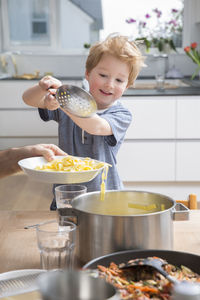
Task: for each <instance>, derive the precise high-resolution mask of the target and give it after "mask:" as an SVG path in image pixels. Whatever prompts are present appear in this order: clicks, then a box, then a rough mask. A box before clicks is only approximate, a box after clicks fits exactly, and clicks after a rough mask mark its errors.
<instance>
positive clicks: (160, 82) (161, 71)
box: [154, 54, 167, 90]
mask: <svg viewBox="0 0 200 300" xmlns="http://www.w3.org/2000/svg"><path fill="white" fill-rule="evenodd" d="M154 57H155V79H156V89H157V90H164V88H165V73H166V63H167V61H166V60H167V55H164V54H163V55H157V56H154Z"/></svg>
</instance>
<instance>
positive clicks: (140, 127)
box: [122, 96, 176, 139]
mask: <svg viewBox="0 0 200 300" xmlns="http://www.w3.org/2000/svg"><path fill="white" fill-rule="evenodd" d="M122 104H123V105H124V106H126V107H127V108H129V109H130V110H131V112H132V114H133V120H132V123H131V125H130V127H129V128H128V130H127V134H126V139H174V138H175V122H176V101H175V98H173V97H158V96H157V97H137V99H136V97H132V98H131V99H130V98H126V97H123V100H122Z"/></svg>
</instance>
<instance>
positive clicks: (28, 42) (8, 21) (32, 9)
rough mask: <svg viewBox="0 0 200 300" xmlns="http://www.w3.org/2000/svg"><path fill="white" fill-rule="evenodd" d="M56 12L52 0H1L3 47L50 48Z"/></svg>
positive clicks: (21, 48) (52, 46)
mask: <svg viewBox="0 0 200 300" xmlns="http://www.w3.org/2000/svg"><path fill="white" fill-rule="evenodd" d="M53 11H54V12H55V13H56V7H55V1H52V0H28V1H27V0H1V17H2V24H1V26H2V30H3V33H4V35H3V36H4V39H3V41H2V43H3V50H4V51H9V50H24V49H25V50H31V51H34V49H35V48H36V49H48V48H50V49H53V48H54V46H55V45H56V44H57V42H56V38H55V37H56V34H55V31H56V24H55V21H54V18H52V14H51V13H50V12H53Z"/></svg>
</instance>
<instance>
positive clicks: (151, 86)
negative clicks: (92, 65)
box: [0, 77, 200, 97]
mask: <svg viewBox="0 0 200 300" xmlns="http://www.w3.org/2000/svg"><path fill="white" fill-rule="evenodd" d="M56 78H57V79H59V80H61V81H63V82H64V83H65V84H66V83H67V81H69V82H70V84H74V85H78V86H82V80H83V78H81V77H56ZM38 80H40V78H31V81H35V82H37V81H38ZM1 81H2V82H3V81H11V82H12V81H13V82H23V81H26V82H27V81H29V80H28V79H23V78H14V77H7V78H6V77H5V78H0V82H1ZM135 83H136V85H135V87H134V88H129V89H127V90H126V91H125V93H124V95H123V96H125V97H127V96H128V97H129V96H131V97H134V96H178V95H184V96H186V95H200V80H193V81H191V80H190V79H189V78H188V77H186V78H183V79H168V78H167V79H166V80H165V83H166V88H165V89H164V90H157V89H156V87H155V80H154V78H153V77H148V78H145V77H144V78H143V77H138V78H137V80H136V82H135Z"/></svg>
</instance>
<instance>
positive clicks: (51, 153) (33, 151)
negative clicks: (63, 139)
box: [24, 144, 67, 161]
mask: <svg viewBox="0 0 200 300" xmlns="http://www.w3.org/2000/svg"><path fill="white" fill-rule="evenodd" d="M26 147H27V148H28V150H29V151H30V157H32V156H44V158H46V160H47V161H51V160H53V159H55V156H56V155H67V153H66V152H64V151H62V150H61V149H60V148H59V147H58V146H56V145H54V144H37V145H33V146H26ZM24 148H25V147H24Z"/></svg>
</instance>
